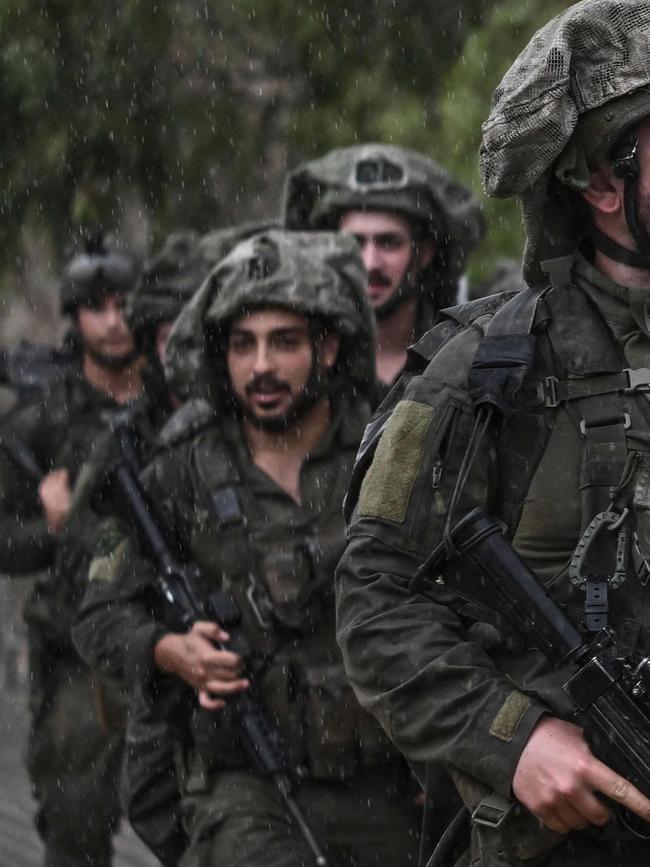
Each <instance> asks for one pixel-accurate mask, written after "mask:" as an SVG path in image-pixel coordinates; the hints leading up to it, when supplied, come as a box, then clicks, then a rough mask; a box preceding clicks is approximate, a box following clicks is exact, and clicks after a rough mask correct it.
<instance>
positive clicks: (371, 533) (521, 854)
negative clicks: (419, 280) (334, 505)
mask: <svg viewBox="0 0 650 867" xmlns="http://www.w3.org/2000/svg"><path fill="white" fill-rule="evenodd" d="M649 47H650V4H648V3H647V2H641V0H633V2H618V0H587V2H583V3H578V4H575V5H573V6H571V7H570V8H569V9H568V10H567V11H566V12H564V13H562V14H561V15H560V16H558V17H557V18H555V19H554V20H553V21H551V22H550V23H549V24H548V25H547V26H546V27H545V28H543V29H542V30H541V31H540V32H539V33H537V34H536V35H535V37H534V38H533V40H532V41H531V43H530V45H529V46H528V48H527V49H526V50H525V51H524V52H523V53H522V55H521V56H520V57H519V59H518V60H517V61H516V62H515V64H514V65H513V68H512V69H511V70H510V72H509V73H508V74H507V75H506V77H505V78H504V80H503V82H502V83H501V85H500V87H499V88H498V89H497V91H496V93H495V96H494V102H493V111H492V115H491V116H490V119H489V120H488V121H487V123H486V124H485V126H484V138H483V144H482V148H481V160H482V168H483V177H484V182H485V183H486V187H487V190H488V192H490V193H492V194H496V195H512V194H517V195H519V196H520V197H521V199H522V204H523V209H524V219H525V224H526V229H527V238H528V243H527V247H526V253H525V260H524V262H525V273H526V275H527V277H528V279H529V280H530V282H531V288H530V289H527V290H525V291H524V292H523V293H518V294H516V295H514V296H513V295H507V296H505V297H504V296H493V297H490V298H486V299H483V300H480V301H477V302H472V303H470V304H467V305H464V306H462V307H458V308H453V309H452V310H450V311H447V313H446V315H444V316H443V317H441V321H440V323H439V324H438V325H437V326H436V327H435V328H434V329H432V330H431V331H430V332H429V333H428V334H427V335H425V337H424V338H423V339H422V340H421V341H420V342H419V344H417V345H416V346H415V347H414V348H413V351H412V354H411V365H410V369H411V372H410V373H409V375H407V376H405V377H404V381H403V383H402V387H401V390H400V392H399V394H398V395H397V396H396V399H395V402H396V405H395V406H394V407H392V408H388V407H384V408H383V410H380V412H379V413H378V415H377V417H376V418H375V419H374V420H373V422H372V424H371V425H370V427H369V428H368V430H367V433H366V435H365V438H364V443H363V445H362V448H361V451H360V456H359V460H358V463H357V466H356V468H355V471H354V474H353V479H352V485H351V489H350V492H349V495H348V501H347V507H348V515H349V517H350V520H351V523H350V527H349V545H348V548H347V550H346V553H345V555H344V557H343V559H342V561H341V564H340V566H339V571H338V573H337V589H338V607H337V616H338V624H337V628H338V637H339V643H340V645H341V648H342V651H343V658H344V662H345V665H346V670H347V672H348V675H349V676H350V679H351V682H352V684H353V686H354V689H355V692H356V695H357V697H358V698H359V700H360V702H361V704H362V705H363V706H364V707H366V708H368V709H369V710H371V711H372V712H373V714H374V715H375V716H376V717H377V718H378V719H379V720H380V722H381V723H382V726H383V727H384V729H385V730H386V731H387V733H388V734H389V735H390V737H391V739H392V740H393V741H394V743H395V744H396V745H397V746H398V747H399V748H400V749H401V750H402V751H403V752H404V754H405V755H406V756H407V757H409V758H410V759H411V760H413V761H421V762H426V763H429V764H433V765H436V766H443V767H444V768H446V769H447V771H448V772H449V773H450V775H451V776H452V778H453V779H454V782H455V784H456V786H457V788H458V791H459V792H460V794H461V795H462V797H463V800H464V801H465V803H466V804H467V805H468V806H469V808H470V810H473V809H474V808H476V807H479V805H481V807H480V811H481V812H480V813H479V815H481V813H482V814H483V815H485V813H484V812H483V810H484V808H486V807H487V806H491V807H493V806H494V804H495V803H497V801H496V800H495V798H494V794H495V793H496V795H499V796H501V798H502V799H505V800H506V801H507V800H509V799H511V798H512V797H513V795H512V788H511V787H512V780H513V776H514V773H515V770H516V768H517V764H518V762H519V758H520V755H521V752H522V750H523V748H524V746H525V745H526V743H527V741H528V738H529V736H530V734H531V732H532V730H533V728H534V727H535V725H536V724H537V722H538V721H539V719H540V717H541V716H542V715H543V714H548V713H550V714H551V715H553V716H555V717H559V718H561V719H571V717H572V709H571V707H570V706H569V703H568V701H567V699H566V696H565V695H564V692H563V690H562V689H561V686H562V684H563V683H564V682H566V680H567V679H568V675H569V673H570V671H571V669H570V668H569V667H568V666H560V667H558V668H554V667H553V666H552V665H551V663H550V662H549V661H548V660H546V659H545V658H544V657H543V656H542V655H541V654H540V653H539V651H537V650H535V649H534V648H533V647H530V646H527V645H526V643H525V642H524V641H523V640H522V638H521V636H520V635H518V634H517V633H515V632H514V631H513V630H512V629H511V628H509V627H508V625H507V624H506V623H505V622H504V619H503V617H502V616H501V615H500V612H499V611H495V610H493V609H491V608H490V600H489V599H488V600H487V601H486V598H485V597H486V594H484V593H482V592H481V587H480V586H479V582H478V580H477V581H476V582H475V584H474V586H471V585H470V584H468V586H467V587H466V588H465V591H466V593H467V596H466V597H463V598H461V597H460V596H459V595H456V594H455V593H454V592H453V590H452V589H451V588H450V587H448V586H447V585H446V584H445V580H444V578H442V577H441V578H439V579H438V580H437V581H436V580H435V578H436V575H435V574H434V575H433V576H432V578H431V580H429V581H428V582H427V583H426V584H425V585H424V586H423V587H422V588H421V589H420V590H419V591H418V592H415V591H414V590H411V589H409V584H410V581H411V579H412V578H413V577H414V575H415V573H416V571H417V570H418V569H419V567H420V566H421V564H422V563H423V562H424V561H425V560H426V559H427V558H428V557H429V555H430V554H431V552H432V551H433V550H434V549H435V548H436V546H437V545H438V544H439V543H440V542H441V540H442V539H443V536H444V533H445V530H446V528H448V527H449V526H454V525H455V523H456V522H457V521H458V520H460V518H461V517H462V516H463V515H465V514H467V513H468V512H469V510H470V509H472V508H473V507H474V506H481V507H482V508H483V509H484V510H485V511H486V512H488V513H490V514H492V515H495V516H497V517H498V518H500V519H501V520H502V521H503V523H504V525H505V527H506V528H507V533H508V535H509V537H510V538H511V539H512V541H513V545H514V547H515V549H516V550H517V551H518V552H519V553H520V555H521V556H522V557H523V558H524V560H525V561H526V562H527V563H528V565H529V566H530V567H531V569H532V570H533V571H534V573H535V575H536V576H537V577H538V579H539V581H540V582H541V583H542V584H543V585H544V586H545V588H546V589H547V591H548V592H549V594H550V595H551V596H552V597H553V598H555V599H556V600H557V601H558V602H559V603H560V605H561V606H562V607H563V608H564V609H565V610H566V611H567V613H568V614H569V616H570V617H571V618H572V620H573V621H574V622H575V623H580V624H581V625H582V627H583V628H584V627H585V621H586V616H587V615H586V608H585V593H584V589H582V588H581V587H579V586H576V582H575V581H572V580H570V576H569V561H570V560H571V558H572V556H573V554H574V551H575V550H576V546H577V545H578V543H579V542H580V541H581V540H584V539H586V538H587V536H583V534H584V533H585V532H586V530H587V528H588V527H589V524H590V522H591V521H592V519H593V518H594V515H595V514H597V513H599V512H600V511H601V510H602V509H605V508H607V507H608V505H611V504H612V503H614V504H615V505H613V506H612V508H616V509H617V510H619V509H622V506H621V502H622V501H623V500H625V504H626V506H627V507H628V508H629V512H628V517H627V520H628V521H629V523H628V526H627V531H629V533H630V534H631V535H632V536H633V538H634V539H635V544H636V546H637V548H636V550H637V551H638V556H637V555H635V558H630V557H628V558H627V560H626V578H625V581H624V582H623V584H622V585H621V586H620V587H619V588H618V589H610V621H611V623H612V625H613V626H614V627H615V628H616V629H617V631H618V632H619V634H620V635H622V636H623V637H624V639H625V640H626V641H627V642H628V643H629V645H630V646H632V647H636V648H637V649H639V650H640V651H641V652H642V653H643V654H646V653H647V652H648V649H650V621H649V619H648V613H647V612H648V589H647V586H646V585H647V580H646V578H645V577H644V576H645V571H644V570H645V566H644V562H643V561H644V560H645V558H647V557H648V555H650V532H649V529H650V527H649V525H648V511H647V502H648V478H649V477H648V451H647V441H648V421H647V416H646V415H645V399H644V397H643V395H634V394H632V393H629V392H624V391H623V390H621V387H620V386H617V387H616V388H615V387H614V386H613V385H612V384H611V382H610V384H609V386H608V385H606V384H604V383H605V379H606V378H607V376H609V375H611V373H612V372H614V371H620V370H621V369H624V368H647V367H648V365H649V364H650V328H649V327H648V326H649V323H648V320H647V317H646V315H645V313H643V311H644V309H646V305H647V299H648V295H649V290H648V289H633V288H628V287H623V286H619V285H617V284H615V283H614V282H613V281H612V280H611V279H609V278H607V277H606V276H605V275H604V274H602V273H601V272H600V271H598V270H596V268H595V267H594V266H593V264H592V263H591V261H590V258H591V252H592V251H593V247H596V248H599V245H601V244H602V243H603V241H602V239H600V238H599V237H598V236H597V235H596V234H595V233H593V231H591V230H589V227H588V220H585V211H584V209H582V208H581V204H580V201H579V200H578V199H577V198H572V193H571V188H573V189H574V190H579V189H585V188H586V185H587V183H588V180H589V170H590V168H593V167H594V166H595V165H598V164H599V163H600V162H602V161H603V160H608V161H611V162H612V163H613V164H614V165H620V164H621V163H620V162H618V161H619V160H622V161H623V162H624V163H625V165H624V167H623V168H624V170H625V171H626V172H628V175H626V176H629V177H631V178H632V181H630V184H631V185H632V186H633V175H632V170H633V168H634V166H633V158H634V156H633V154H634V149H633V148H632V149H627V148H626V149H624V152H623V155H622V156H621V155H620V153H618V151H617V142H620V140H621V137H622V138H623V141H624V143H625V142H626V137H627V136H628V133H629V128H630V124H634V122H635V121H637V120H638V119H640V118H644V117H647V116H649V115H650V95H649V90H648V84H650V76H649V75H648V66H647V53H648V48H649ZM628 143H629V142H628ZM615 146H616V147H615ZM612 148H614V150H612ZM634 198H635V197H634V190H633V189H632V194H631V195H630V201H634ZM646 228H647V227H646ZM585 229H587V236H586V237H583V233H584V232H585ZM635 240H636V241H637V249H636V250H635V251H631V252H630V251H628V252H629V253H630V255H631V256H634V257H638V258H637V267H638V266H640V265H641V264H642V262H643V261H645V265H644V267H645V268H648V267H649V265H650V258H648V254H649V253H650V246H648V245H644V244H643V238H642V233H639V235H638V240H637V236H635ZM605 243H606V242H605ZM610 252H611V253H612V255H611V256H610V258H614V257H615V255H622V256H625V253H624V252H623V253H620V254H618V253H617V252H616V251H615V250H610ZM544 272H546V273H544ZM549 278H550V280H549ZM549 283H550V285H549ZM515 336H516V337H518V338H523V337H525V338H526V340H525V341H523V343H522V344H518V345H523V344H524V343H525V345H526V346H528V347H532V349H531V352H530V356H529V357H527V358H526V359H525V363H524V361H523V360H521V359H518V356H516V353H514V350H513V352H511V353H510V355H508V353H509V350H511V349H512V346H513V343H512V338H513V337H515ZM508 341H510V343H509V342H508ZM498 346H500V347H501V350H500V351H501V352H502V354H501V356H499V357H497V356H496V355H495V353H496V352H497V349H496V347H498ZM517 351H519V350H517ZM517 364H520V365H521V376H520V378H519V379H518V380H517V381H516V382H515V381H514V380H513V382H515V384H514V386H513V388H512V391H511V392H510V393H502V392H500V391H499V386H498V383H497V381H496V379H493V380H492V386H493V390H492V392H491V397H490V398H489V399H490V400H494V401H495V402H496V403H497V404H498V401H501V403H500V408H499V409H497V410H495V412H496V419H495V421H494V422H493V423H492V424H491V425H490V426H489V427H488V428H487V433H486V434H485V438H484V439H483V440H480V442H481V447H480V453H479V456H478V457H477V460H476V461H475V462H474V464H473V466H472V467H471V470H470V472H469V474H468V475H467V478H466V481H465V484H464V485H463V484H460V483H459V477H460V476H461V475H462V474H463V473H464V471H463V469H462V465H463V459H464V456H465V455H466V454H467V453H468V449H469V442H470V439H471V438H472V436H473V434H472V431H473V430H474V427H475V422H476V419H477V418H479V417H480V416H479V415H478V413H479V412H480V409H477V407H480V406H481V405H483V403H482V402H483V401H486V400H488V398H487V397H486V393H485V392H484V391H481V389H482V388H483V385H482V384H484V383H485V382H487V381H488V380H487V376H488V374H489V373H493V374H494V375H495V376H497V375H499V376H502V375H503V374H504V371H505V370H506V369H508V365H512V366H511V367H510V370H512V367H514V366H516V365H517ZM640 373H643V371H640ZM549 377H550V380H549ZM497 378H498V377H497ZM500 381H501V380H500ZM495 383H496V384H495ZM556 383H557V384H558V388H559V390H558V391H556V392H554V395H551V394H550V391H548V389H552V388H554V386H555V384H556ZM479 386H480V388H479ZM572 388H573V391H571V389H572ZM570 392H571V394H570ZM578 392H580V395H578ZM400 395H401V400H400V399H399V397H400ZM605 410H606V412H605ZM604 415H607V418H606V419H605V420H603V419H604ZM608 426H609V427H608ZM606 427H607V430H605V428H606ZM475 435H476V431H475V433H474V436H475ZM628 459H629V460H631V461H632V462H633V463H634V465H635V467H636V469H635V470H634V471H632V472H630V471H629V468H628V476H629V477H626V476H625V474H624V473H623V470H624V467H625V465H626V463H627V462H628ZM612 492H614V493H612ZM455 494H456V495H457V496H455ZM619 496H620V498H621V501H620V502H619V500H617V499H615V498H616V497H619ZM612 498H614V499H612ZM452 508H453V514H450V512H451V511H452ZM587 535H588V534H587ZM609 539H610V540H611V541H607V542H603V548H602V551H600V549H599V553H600V554H601V557H602V561H603V562H602V563H600V564H599V565H598V566H597V567H594V568H596V570H598V569H600V570H602V571H603V575H604V576H605V580H607V579H606V576H607V575H611V574H612V572H613V565H612V563H613V557H614V556H615V551H614V550H613V549H615V547H616V534H609ZM608 570H611V571H608ZM465 846H467V843H466V844H465ZM649 856H650V843H649V842H647V841H641V840H638V839H635V838H634V837H632V835H631V834H630V833H629V832H628V831H627V830H625V829H624V828H623V826H622V825H619V824H618V823H617V822H612V823H610V824H609V825H607V826H606V827H605V828H603V829H597V828H595V827H590V828H588V829H587V830H585V831H583V832H574V833H572V834H570V835H568V836H566V837H560V836H558V835H556V834H554V833H552V832H551V831H549V830H547V829H545V828H543V827H542V826H541V825H540V823H539V822H538V821H537V820H536V819H535V818H534V817H533V816H531V814H530V813H528V812H527V811H526V810H525V809H524V808H523V806H522V805H519V804H516V805H515V807H514V809H513V810H512V812H511V813H510V814H509V815H507V818H506V819H505V821H504V822H503V824H502V825H501V826H500V827H498V828H490V827H487V826H486V825H481V824H478V823H473V824H472V830H471V846H470V849H469V850H468V851H466V852H465V854H464V855H463V856H462V857H461V858H460V860H458V862H457V863H458V865H461V864H462V865H463V867H466V865H470V864H471V865H485V867H488V865H489V867H495V865H500V867H528V865H529V867H533V865H535V867H542V865H543V867H568V865H572V867H575V865H584V867H587V865H588V867H594V865H598V867H605V865H611V864H623V863H626V864H634V865H639V867H641V865H645V864H647V863H648V858H649ZM445 863H446V862H445Z"/></svg>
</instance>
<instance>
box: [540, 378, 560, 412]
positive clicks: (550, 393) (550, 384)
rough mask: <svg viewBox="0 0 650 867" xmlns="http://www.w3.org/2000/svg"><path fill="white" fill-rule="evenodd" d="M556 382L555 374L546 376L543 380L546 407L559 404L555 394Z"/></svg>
mask: <svg viewBox="0 0 650 867" xmlns="http://www.w3.org/2000/svg"><path fill="white" fill-rule="evenodd" d="M557 384H558V378H557V376H547V377H546V379H545V380H544V392H545V395H546V400H545V403H546V406H548V407H556V406H559V405H560V401H559V400H558V396H557Z"/></svg>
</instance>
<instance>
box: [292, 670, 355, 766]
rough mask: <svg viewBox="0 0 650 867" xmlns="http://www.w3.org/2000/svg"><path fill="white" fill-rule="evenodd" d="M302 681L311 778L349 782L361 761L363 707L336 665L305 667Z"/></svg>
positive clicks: (343, 673) (342, 672)
mask: <svg viewBox="0 0 650 867" xmlns="http://www.w3.org/2000/svg"><path fill="white" fill-rule="evenodd" d="M302 681H303V682H302V691H303V695H304V719H305V740H306V748H307V761H308V764H309V769H310V771H311V776H312V777H313V778H314V779H317V780H349V779H351V778H352V777H354V775H355V773H356V771H357V766H358V761H359V756H358V750H357V744H358V740H357V739H358V729H357V723H358V718H359V705H358V703H357V700H356V698H355V696H354V693H353V692H352V688H351V687H350V685H349V683H348V681H347V679H346V677H345V672H344V671H343V667H342V666H341V665H340V664H336V663H334V664H332V663H329V664H328V663H323V664H320V665H313V666H308V667H307V666H305V667H304V668H303V671H302Z"/></svg>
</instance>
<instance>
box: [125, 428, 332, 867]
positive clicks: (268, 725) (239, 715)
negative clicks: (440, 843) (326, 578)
mask: <svg viewBox="0 0 650 867" xmlns="http://www.w3.org/2000/svg"><path fill="white" fill-rule="evenodd" d="M114 436H115V440H116V442H117V443H118V446H119V448H120V452H121V455H122V460H121V461H119V462H118V464H117V465H116V466H115V467H114V468H113V471H112V473H111V484H113V485H115V489H116V492H117V493H118V495H119V496H120V497H121V500H122V502H123V503H124V505H126V507H127V510H128V512H129V515H130V517H131V519H132V523H133V527H134V529H135V532H136V535H137V538H138V541H139V543H140V545H141V548H142V550H143V551H144V553H145V554H146V555H147V556H148V557H149V559H150V560H152V561H153V563H154V564H155V565H156V567H157V572H156V574H157V582H158V587H159V590H160V592H161V594H162V596H163V598H164V600H165V602H166V603H167V605H168V607H169V609H170V610H171V611H172V612H173V614H174V619H175V621H176V625H177V626H178V627H180V628H181V629H183V630H189V629H191V628H192V626H193V624H194V623H196V621H197V620H210V621H213V622H217V623H219V624H220V625H221V626H222V627H223V628H224V629H225V630H226V631H227V632H228V633H229V635H230V638H229V640H228V641H225V642H217V647H218V648H219V649H220V650H228V651H231V652H232V653H236V654H238V655H239V656H241V657H242V658H243V659H246V657H247V656H248V655H250V648H249V644H248V641H247V639H246V636H245V634H244V632H243V630H242V628H241V612H240V610H239V606H238V605H237V603H236V601H235V600H234V599H233V598H232V597H231V596H230V595H229V594H226V593H213V594H211V595H210V596H209V597H208V599H207V600H204V599H202V598H201V596H200V594H199V593H198V592H197V586H198V581H199V577H200V573H199V569H198V566H197V565H196V564H195V563H187V562H181V561H180V560H179V559H177V557H176V556H175V554H174V552H173V549H172V547H171V545H170V544H169V543H168V541H167V539H166V537H165V534H164V532H163V530H162V529H161V522H159V520H158V519H157V517H156V515H155V511H154V509H153V508H152V504H151V503H150V501H149V499H148V497H147V495H146V493H145V491H144V489H143V487H142V485H141V483H140V480H139V479H138V476H137V475H136V473H135V472H134V469H133V460H132V455H133V452H134V447H133V440H132V433H131V431H130V430H129V429H128V427H122V426H117V427H116V428H115V429H114ZM248 679H249V680H250V676H248ZM228 706H229V708H230V711H231V713H232V714H233V718H234V719H235V721H236V722H237V724H238V730H239V739H240V742H241V746H242V748H243V750H244V752H245V754H246V758H247V760H248V762H249V764H250V766H251V768H252V769H253V770H254V771H255V772H256V773H258V774H260V775H261V776H265V777H268V778H269V779H270V780H271V781H272V782H273V783H274V785H275V787H276V789H277V791H278V793H279V794H280V797H281V799H282V802H283V803H284V806H285V809H286V811H287V813H288V814H289V816H290V818H291V819H292V820H293V821H294V822H295V824H296V826H297V828H298V830H299V831H300V834H301V835H302V837H303V839H304V841H305V843H306V844H307V846H308V848H309V850H310V852H311V854H312V855H313V858H314V863H315V864H316V865H318V867H327V860H326V858H325V856H324V855H323V852H322V850H321V848H320V846H319V845H318V843H317V842H316V839H315V837H314V835H313V833H312V831H311V829H310V827H309V825H308V824H307V821H306V819H305V817H304V816H303V814H302V811H301V810H300V807H299V806H298V803H297V802H296V800H295V798H294V791H295V785H294V780H293V774H292V772H291V769H290V767H289V763H288V761H287V758H286V753H285V750H284V748H283V745H282V736H281V734H280V731H279V730H278V728H277V727H276V726H275V725H274V724H273V722H272V721H271V719H270V718H269V714H268V711H267V710H266V708H265V707H264V705H263V704H262V701H261V700H260V698H259V697H258V696H257V695H256V692H255V688H254V683H252V682H251V686H250V687H249V689H248V690H247V691H246V692H244V693H240V694H238V695H236V696H233V697H231V698H229V699H228Z"/></svg>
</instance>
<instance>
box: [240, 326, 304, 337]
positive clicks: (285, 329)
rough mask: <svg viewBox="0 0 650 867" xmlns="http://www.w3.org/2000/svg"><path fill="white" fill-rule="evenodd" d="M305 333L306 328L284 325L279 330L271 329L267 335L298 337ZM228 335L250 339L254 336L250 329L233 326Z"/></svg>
mask: <svg viewBox="0 0 650 867" xmlns="http://www.w3.org/2000/svg"><path fill="white" fill-rule="evenodd" d="M306 333H307V328H306V327H301V326H299V325H285V326H281V327H280V328H273V329H272V330H271V331H270V332H269V335H270V336H274V337H275V336H277V335H280V336H284V335H289V336H290V335H293V334H297V335H300V334H306ZM230 334H231V335H232V334H239V335H243V336H248V335H250V336H252V337H255V336H256V335H255V332H254V331H252V329H250V328H244V327H242V326H241V325H239V326H238V325H233V327H232V328H231V329H230Z"/></svg>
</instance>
